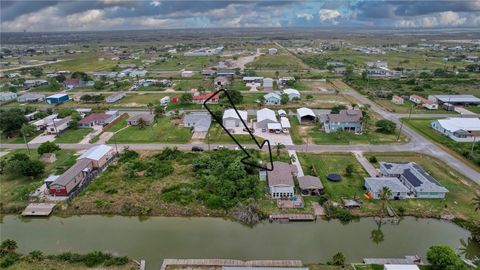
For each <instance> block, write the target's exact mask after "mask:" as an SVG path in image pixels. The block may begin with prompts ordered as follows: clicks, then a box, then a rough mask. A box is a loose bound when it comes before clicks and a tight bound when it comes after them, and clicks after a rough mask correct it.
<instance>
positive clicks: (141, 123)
mask: <svg viewBox="0 0 480 270" xmlns="http://www.w3.org/2000/svg"><path fill="white" fill-rule="evenodd" d="M146 125H147V122H145V120H143V118H140V119H138V128H139V129H144V128H145V126H146Z"/></svg>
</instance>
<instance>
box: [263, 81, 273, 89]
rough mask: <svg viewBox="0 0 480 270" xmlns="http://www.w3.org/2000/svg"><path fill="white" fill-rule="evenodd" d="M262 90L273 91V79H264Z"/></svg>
mask: <svg viewBox="0 0 480 270" xmlns="http://www.w3.org/2000/svg"><path fill="white" fill-rule="evenodd" d="M263 90H265V91H272V90H273V79H272V78H264V79H263Z"/></svg>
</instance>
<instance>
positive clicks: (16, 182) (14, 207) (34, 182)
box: [0, 149, 76, 214]
mask: <svg viewBox="0 0 480 270" xmlns="http://www.w3.org/2000/svg"><path fill="white" fill-rule="evenodd" d="M9 152H10V154H8V155H6V156H3V157H2V159H7V158H8V157H9V156H10V155H11V154H13V153H25V154H28V152H27V150H26V149H16V150H11V151H9ZM74 153H75V152H74V151H72V150H60V151H58V152H56V156H57V161H56V162H54V163H53V164H46V167H45V174H44V175H43V176H41V177H38V178H35V179H30V178H28V177H18V176H10V175H2V176H1V177H0V210H1V212H2V213H3V214H7V213H17V212H19V211H20V210H23V208H25V207H26V206H27V204H28V201H27V196H28V194H29V193H31V192H32V191H34V190H35V189H36V188H38V187H40V186H41V185H42V181H43V179H44V178H45V177H46V176H47V175H48V174H50V173H54V174H60V173H62V172H63V171H64V170H66V169H68V168H69V167H70V166H71V165H73V164H74V163H75V159H76V157H75V156H74ZM31 158H32V159H38V158H39V155H38V153H37V152H36V151H35V150H32V151H31Z"/></svg>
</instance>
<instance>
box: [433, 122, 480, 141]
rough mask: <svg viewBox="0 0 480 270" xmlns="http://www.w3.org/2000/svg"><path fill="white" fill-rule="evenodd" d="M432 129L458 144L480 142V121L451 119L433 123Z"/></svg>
mask: <svg viewBox="0 0 480 270" xmlns="http://www.w3.org/2000/svg"><path fill="white" fill-rule="evenodd" d="M432 128H433V129H435V130H436V131H438V132H440V133H441V134H443V135H445V136H447V137H449V138H450V139H452V140H454V141H456V142H473V141H480V119H479V118H459V117H450V118H446V119H437V120H433V121H432Z"/></svg>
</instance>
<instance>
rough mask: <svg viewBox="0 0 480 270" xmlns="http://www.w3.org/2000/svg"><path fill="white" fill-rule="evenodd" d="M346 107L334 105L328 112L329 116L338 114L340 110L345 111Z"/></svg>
mask: <svg viewBox="0 0 480 270" xmlns="http://www.w3.org/2000/svg"><path fill="white" fill-rule="evenodd" d="M346 109H347V106H345V105H335V106H333V108H332V110H331V111H330V113H331V114H339V113H340V111H341V110H346Z"/></svg>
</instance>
